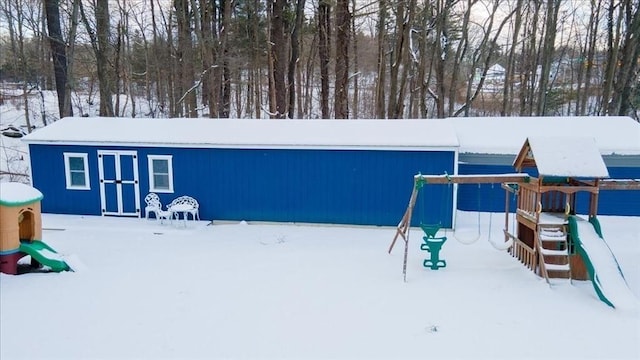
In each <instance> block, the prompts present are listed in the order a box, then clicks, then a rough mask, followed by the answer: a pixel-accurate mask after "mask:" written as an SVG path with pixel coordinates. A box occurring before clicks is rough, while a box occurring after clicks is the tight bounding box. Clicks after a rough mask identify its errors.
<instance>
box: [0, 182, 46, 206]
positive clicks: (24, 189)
mask: <svg viewBox="0 0 640 360" xmlns="http://www.w3.org/2000/svg"><path fill="white" fill-rule="evenodd" d="M41 199H42V193H41V192H40V190H38V189H36V188H34V187H31V186H29V185H25V184H22V183H17V182H4V183H0V205H3V206H22V205H25V204H30V203H33V202H36V201H40V200H41Z"/></svg>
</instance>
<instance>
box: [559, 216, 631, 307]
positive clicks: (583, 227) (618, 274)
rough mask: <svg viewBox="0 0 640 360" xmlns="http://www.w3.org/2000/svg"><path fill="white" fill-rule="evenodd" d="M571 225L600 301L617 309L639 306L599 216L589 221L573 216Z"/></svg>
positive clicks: (577, 247)
mask: <svg viewBox="0 0 640 360" xmlns="http://www.w3.org/2000/svg"><path fill="white" fill-rule="evenodd" d="M569 227H570V231H571V235H572V237H573V241H574V243H575V244H576V249H577V250H578V253H579V254H580V255H581V256H582V259H583V260H584V263H585V265H586V267H587V271H588V272H589V277H590V278H591V282H592V283H593V287H594V289H595V291H596V294H598V297H599V298H600V300H602V301H604V302H605V303H606V304H607V305H609V306H611V307H614V308H622V309H633V308H636V307H637V306H638V300H637V299H636V298H635V296H634V295H633V293H632V292H631V290H630V289H629V286H628V285H627V282H626V280H625V279H624V275H623V274H622V270H620V266H619V265H618V261H617V260H616V258H615V256H614V255H613V252H611V249H610V248H609V246H608V245H607V243H606V242H605V241H604V238H603V237H602V232H601V230H600V222H598V219H596V218H593V219H591V220H590V221H586V220H584V219H581V218H579V217H577V216H571V217H570V218H569Z"/></svg>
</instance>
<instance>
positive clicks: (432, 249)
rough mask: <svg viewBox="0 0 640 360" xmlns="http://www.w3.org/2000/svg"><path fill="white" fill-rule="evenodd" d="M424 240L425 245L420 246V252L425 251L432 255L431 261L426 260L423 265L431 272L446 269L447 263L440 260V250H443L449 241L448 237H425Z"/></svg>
mask: <svg viewBox="0 0 640 360" xmlns="http://www.w3.org/2000/svg"><path fill="white" fill-rule="evenodd" d="M422 240H424V244H422V245H420V250H425V251H427V252H428V253H429V254H430V256H429V259H425V260H424V261H423V262H422V265H423V266H424V267H428V268H430V269H431V270H438V269H440V268H443V267H446V266H447V262H446V261H444V260H441V259H440V249H442V245H444V243H445V242H446V241H447V237H446V236H443V237H429V236H424V237H423V238H422Z"/></svg>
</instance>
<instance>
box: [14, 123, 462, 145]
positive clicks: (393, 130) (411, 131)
mask: <svg viewBox="0 0 640 360" xmlns="http://www.w3.org/2000/svg"><path fill="white" fill-rule="evenodd" d="M24 139H25V141H26V142H27V143H60V144H95V143H100V144H105V145H121V144H137V145H141V146H158V145H171V146H178V147H223V148H235V147H242V148H247V147H250V148H331V149H335V148H392V149H399V150H410V149H427V148H443V147H444V148H451V149H453V148H457V147H458V139H457V136H456V134H455V131H454V127H453V124H452V123H451V122H450V121H448V120H447V119H423V120H256V119H206V118H197V119H184V118H179V119H146V118H139V119H138V118H136V119H131V118H64V119H62V120H59V121H57V122H55V123H53V124H51V125H49V126H47V127H44V128H42V129H39V130H37V131H35V132H33V133H31V134H29V135H28V136H26V137H25V138H24Z"/></svg>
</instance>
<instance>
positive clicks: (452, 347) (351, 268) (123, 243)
mask: <svg viewBox="0 0 640 360" xmlns="http://www.w3.org/2000/svg"><path fill="white" fill-rule="evenodd" d="M398 215H399V217H400V216H401V214H398ZM458 215H459V224H460V225H459V226H460V227H459V229H461V230H460V231H463V230H464V229H466V230H468V231H474V229H475V228H476V225H477V214H476V213H464V212H458ZM488 218H489V214H486V213H485V214H482V225H481V227H480V228H481V232H482V237H481V238H480V240H479V241H478V242H477V243H475V244H472V245H463V244H461V243H459V242H457V241H456V240H455V239H454V236H453V234H452V233H451V232H450V231H449V232H448V233H447V235H448V236H449V240H448V241H447V242H446V243H445V244H444V246H443V250H442V252H441V257H442V258H443V259H445V260H446V261H447V267H446V268H443V269H440V270H438V271H432V270H429V269H425V268H423V267H422V260H423V259H424V258H425V256H426V253H425V252H422V251H420V249H419V244H420V237H421V232H420V231H419V230H412V232H411V238H410V240H411V241H410V245H411V246H410V250H409V265H408V270H407V282H406V283H404V282H403V281H402V257H403V243H402V242H400V243H398V244H396V247H395V248H394V250H393V252H392V254H391V255H389V254H387V248H388V247H389V244H390V243H391V240H392V238H393V235H394V234H395V228H378V227H344V226H319V225H294V224H256V223H251V224H247V223H215V224H214V225H208V222H205V221H202V222H190V223H189V224H188V226H187V227H186V228H184V227H182V224H181V223H180V224H173V225H170V224H165V225H161V224H159V223H158V222H155V221H147V220H144V219H127V218H107V217H82V216H68V215H54V214H45V215H44V218H43V224H44V228H45V230H44V232H43V237H44V239H43V240H44V241H45V242H46V243H47V244H49V245H50V246H52V247H53V248H54V249H56V250H58V251H59V252H60V253H62V254H65V256H66V257H67V259H68V262H69V263H70V264H72V266H73V267H75V268H76V269H77V271H76V272H64V273H31V274H25V275H19V276H10V275H4V274H2V275H0V318H1V320H2V321H1V322H0V359H2V360H9V359H161V358H172V359H445V358H449V359H569V358H576V359H638V358H640V315H639V311H638V309H635V310H618V309H612V308H610V307H608V306H607V305H605V304H604V303H603V302H601V301H599V299H598V298H597V296H596V294H595V292H594V290H593V287H592V286H591V283H590V282H574V283H573V284H570V283H568V282H567V281H562V280H557V281H556V284H555V285H553V286H551V287H550V286H549V285H547V284H546V282H545V281H544V280H542V279H540V278H538V277H536V276H535V275H534V274H533V273H531V272H530V271H529V270H527V269H526V268H524V267H523V266H522V265H520V263H519V262H517V261H516V260H515V259H514V258H512V257H510V256H509V255H507V254H506V253H504V252H501V251H498V250H495V249H494V248H493V247H492V246H491V245H490V244H489V242H488V241H487V240H488V234H489V226H488ZM600 220H601V223H602V228H603V232H604V236H605V239H606V240H607V241H608V243H609V245H610V247H611V249H612V250H613V252H614V253H615V254H616V256H617V259H618V261H619V262H620V265H621V267H622V269H623V271H624V273H625V276H626V279H627V282H628V284H629V287H630V288H631V290H632V291H633V293H634V294H635V296H639V295H640V219H639V218H637V217H601V218H600ZM492 223H493V226H492V227H491V237H492V239H500V234H501V230H502V229H500V226H499V225H496V224H502V223H503V215H502V214H493V222H492Z"/></svg>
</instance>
